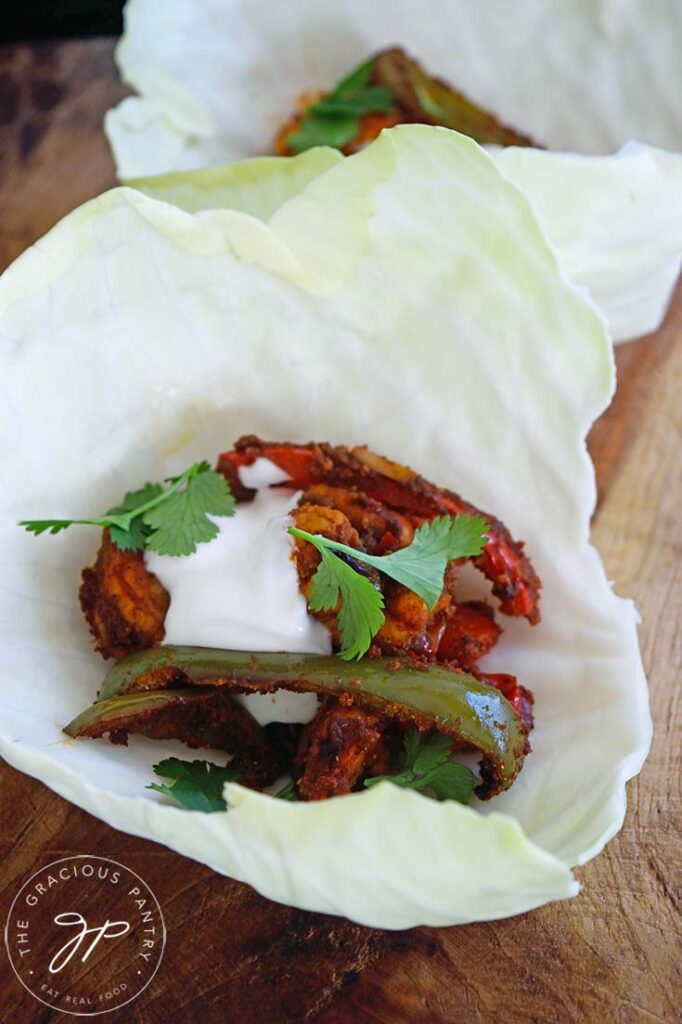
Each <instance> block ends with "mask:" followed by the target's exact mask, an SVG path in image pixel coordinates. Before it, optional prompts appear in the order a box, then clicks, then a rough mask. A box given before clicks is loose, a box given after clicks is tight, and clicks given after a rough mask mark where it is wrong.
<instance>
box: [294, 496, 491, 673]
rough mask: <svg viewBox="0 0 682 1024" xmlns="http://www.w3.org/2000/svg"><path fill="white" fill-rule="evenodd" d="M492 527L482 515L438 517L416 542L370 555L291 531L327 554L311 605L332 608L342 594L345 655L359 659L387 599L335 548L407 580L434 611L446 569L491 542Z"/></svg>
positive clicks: (424, 526) (318, 536)
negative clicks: (396, 549) (388, 552)
mask: <svg viewBox="0 0 682 1024" xmlns="http://www.w3.org/2000/svg"><path fill="white" fill-rule="evenodd" d="M487 529H488V524H487V523H486V521H485V519H484V518H483V516H477V515H474V516H471V515H461V516H438V517H437V518H436V519H433V520H432V521H431V522H430V523H423V524H422V525H421V526H420V527H419V529H418V530H416V531H415V534H414V537H413V538H412V543H411V544H409V545H408V546H407V547H405V548H400V549H399V550H398V551H394V552H392V553H391V554H389V555H368V554H367V553H366V552H364V551H360V550H359V549H357V548H351V547H349V546H348V545H347V544H340V543H339V542H338V541H334V540H330V539H329V538H328V537H324V536H322V534H318V533H307V532H306V531H305V530H299V529H298V528H297V527H295V526H290V527H289V533H290V534H292V535H293V536H294V537H298V538H299V539H300V540H307V541H309V542H310V543H311V544H313V545H314V546H315V547H316V548H317V550H318V551H319V552H320V555H321V556H322V560H321V562H320V565H319V566H318V569H317V572H316V573H315V575H314V576H313V578H312V586H311V592H310V608H311V610H312V611H329V610H331V609H334V608H336V606H337V604H338V601H339V597H340V598H341V607H340V610H339V616H338V618H339V627H340V631H341V640H342V646H341V651H340V652H339V653H340V656H341V657H342V658H347V659H348V658H360V657H362V655H363V654H364V653H365V652H366V651H367V650H368V649H369V646H370V644H371V642H372V637H373V636H375V634H376V633H377V632H378V631H379V630H380V629H381V627H382V625H383V623H384V614H383V612H382V610H381V609H382V608H383V599H382V598H381V595H380V594H379V593H378V591H377V590H376V589H375V587H374V586H372V583H371V582H370V581H369V580H368V579H367V577H366V576H363V575H362V574H361V573H360V572H359V571H357V570H355V569H353V568H352V565H349V564H348V563H347V562H345V561H342V560H341V559H339V558H336V557H335V556H334V555H332V554H331V552H335V551H338V552H340V553H341V554H344V555H348V556H350V558H351V559H352V560H353V562H354V563H357V562H364V563H365V564H366V565H371V566H372V567H373V568H375V569H378V570H379V571H380V572H383V573H384V574H385V575H386V576H390V577H391V579H393V580H396V582H397V583H402V585H403V586H404V587H407V589H408V590H411V591H412V592H413V593H415V594H417V595H418V596H419V597H421V599H422V601H424V602H425V603H426V605H427V606H428V608H429V609H430V610H432V609H433V608H434V607H435V605H436V604H437V602H438V600H439V598H440V596H441V594H442V592H443V581H444V576H445V569H446V567H447V564H448V562H449V561H451V560H452V559H456V558H466V557H469V556H473V555H478V554H480V553H481V551H482V550H483V548H484V547H485V545H486V543H487V537H486V535H485V531H486V530H487Z"/></svg>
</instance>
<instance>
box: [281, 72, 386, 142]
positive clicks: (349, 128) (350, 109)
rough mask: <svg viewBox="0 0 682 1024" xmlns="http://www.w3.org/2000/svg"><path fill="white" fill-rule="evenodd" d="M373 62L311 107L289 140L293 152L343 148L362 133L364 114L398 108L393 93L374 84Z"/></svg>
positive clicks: (353, 73) (345, 79)
mask: <svg viewBox="0 0 682 1024" xmlns="http://www.w3.org/2000/svg"><path fill="white" fill-rule="evenodd" d="M372 67H373V61H372V60H368V61H366V62H365V63H364V64H361V65H360V66H359V67H358V68H356V69H355V70H354V71H352V72H351V74H350V75H348V76H347V77H346V78H344V79H343V80H342V81H341V82H339V83H338V85H337V86H336V87H335V88H334V90H333V91H332V92H330V93H329V94H328V95H327V96H325V97H323V99H321V100H318V101H317V103H313V104H311V106H310V107H308V109H307V111H306V113H305V115H304V116H303V118H302V119H301V122H300V124H299V126H298V128H297V130H296V131H295V132H294V133H292V134H291V135H290V136H289V138H288V139H287V146H288V148H289V149H290V150H291V151H292V152H293V153H302V152H303V151H304V150H306V149H310V148H311V147H312V146H334V147H335V148H337V149H341V148H342V147H343V146H345V145H346V143H348V142H350V141H351V139H353V138H355V136H356V135H357V134H358V132H359V130H360V118H361V117H363V116H364V115H365V114H383V113H388V112H389V111H391V110H393V109H394V108H395V100H394V98H393V94H392V93H391V92H390V91H389V90H388V89H387V88H386V87H385V86H383V85H372V84H371V77H372Z"/></svg>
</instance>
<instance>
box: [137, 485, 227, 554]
mask: <svg viewBox="0 0 682 1024" xmlns="http://www.w3.org/2000/svg"><path fill="white" fill-rule="evenodd" d="M175 483H177V480H176V481H175ZM233 512H234V498H233V497H232V494H231V493H230V489H229V487H228V485H227V481H226V480H225V477H224V476H221V474H220V473H215V472H213V471H212V470H209V469H203V467H202V468H201V469H200V470H198V471H197V473H196V474H194V475H192V476H190V477H189V478H188V479H187V484H186V486H185V488H184V489H183V490H177V491H176V492H175V493H174V494H172V495H171V496H170V497H169V498H168V500H167V501H164V502H163V503H160V504H158V505H157V506H156V507H155V508H153V509H151V510H150V511H149V512H146V513H145V514H144V516H143V522H144V525H145V526H147V527H149V529H150V531H151V532H150V534H149V536H148V538H147V547H148V548H150V550H152V551H156V552H157V554H159V555H191V554H192V553H193V552H194V551H196V548H197V544H204V543H206V542H208V541H210V540H213V538H214V537H216V536H217V535H218V532H219V530H218V527H217V526H216V524H215V523H214V522H213V521H212V520H211V519H209V518H208V513H210V514H212V515H216V516H229V515H232V514H233Z"/></svg>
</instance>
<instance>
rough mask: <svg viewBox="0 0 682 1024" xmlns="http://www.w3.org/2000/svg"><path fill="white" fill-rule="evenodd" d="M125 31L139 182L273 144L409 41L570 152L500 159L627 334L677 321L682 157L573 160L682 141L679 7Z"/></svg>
mask: <svg viewBox="0 0 682 1024" xmlns="http://www.w3.org/2000/svg"><path fill="white" fill-rule="evenodd" d="M125 26H126V31H125V33H124V36H123V39H122V41H121V43H120V44H119V47H118V50H117V60H118V64H119V67H120V69H121V74H122V77H123V78H124V80H125V81H126V82H128V83H129V84H130V85H131V86H132V87H133V88H134V89H135V90H136V91H137V92H138V93H139V95H138V96H133V97H128V98H126V99H125V100H123V102H122V103H121V104H120V105H119V106H118V107H117V108H115V109H114V110H112V111H110V112H109V113H108V115H107V117H106V119H105V127H106V131H107V134H108V136H109V140H110V142H111V145H112V149H113V152H114V156H115V160H116V164H117V169H118V175H119V178H120V179H121V180H129V179H131V178H137V177H141V176H144V177H148V176H151V175H156V174H163V173H166V172H170V171H177V170H186V169H190V168H199V167H208V166H212V165H214V164H219V163H225V162H228V161H231V160H241V159H243V158H245V157H249V156H257V155H262V154H264V153H267V152H269V151H270V149H271V146H272V140H273V137H274V135H275V132H276V130H277V128H278V126H279V125H281V123H282V122H283V121H284V120H286V119H287V118H288V117H289V116H290V114H291V112H292V110H293V108H294V105H295V102H296V98H297V97H298V96H299V95H300V94H302V93H304V92H310V91H314V90H316V89H328V88H329V87H330V86H331V85H332V84H333V83H334V82H335V81H337V80H338V79H339V78H340V77H341V76H342V75H344V74H345V73H347V72H348V71H349V69H351V68H352V67H354V66H355V65H356V64H357V63H358V62H359V61H361V60H363V59H364V58H366V57H367V56H368V55H369V54H370V53H372V52H375V51H377V50H379V49H382V48H385V47H387V46H393V45H402V46H404V47H405V48H406V49H407V50H409V51H410V52H411V53H412V54H414V56H416V57H417V58H418V59H419V60H420V61H422V62H423V64H424V66H425V67H426V69H427V70H428V71H430V72H431V73H433V74H435V75H439V76H441V77H443V78H445V79H447V80H449V81H450V82H451V83H452V84H453V85H454V86H455V87H457V88H460V89H462V90H464V91H465V92H467V93H468V94H469V95H470V96H471V97H472V98H473V99H475V100H476V101H478V102H480V103H481V104H483V105H485V106H487V107H488V108H489V109H491V110H492V111H494V112H495V113H497V114H498V115H499V116H501V117H502V118H503V119H504V120H506V121H507V122H508V123H510V124H512V125H514V126H515V127H518V128H519V129H520V130H522V131H525V132H526V133H530V134H531V135H532V136H533V137H534V138H536V139H537V140H538V142H540V143H542V144H544V145H546V146H548V147H549V149H551V150H556V151H560V150H564V151H566V153H563V154H562V153H561V152H552V153H537V152H536V151H534V152H533V153H528V151H524V153H523V155H518V156H517V155H516V153H515V152H512V153H511V154H505V153H504V152H503V153H502V154H501V157H500V159H501V161H502V162H503V164H504V167H505V173H507V174H508V175H509V176H511V177H512V178H513V180H515V181H516V182H517V183H518V184H520V185H521V186H522V187H523V188H524V189H525V190H526V192H527V194H528V195H529V196H530V197H531V199H532V200H533V202H534V203H535V204H536V206H537V209H538V211H539V213H540V215H541V220H542V223H543V225H544V226H545V229H546V231H547V233H548V235H549V238H550V239H551V240H552V241H553V242H554V244H555V246H556V247H557V252H558V253H559V255H560V257H561V259H562V261H563V262H564V265H565V267H566V269H567V270H568V272H569V273H570V274H571V276H572V277H573V279H574V280H575V281H576V282H577V283H579V284H583V285H585V286H586V287H587V288H588V289H589V290H590V292H591V294H592V296H593V297H594V298H595V300H596V301H597V302H598V303H599V305H600V306H601V308H602V310H603V311H604V313H605V314H606V317H607V319H608V321H609V325H610V330H611V334H612V337H613V339H614V341H617V342H618V341H625V340H628V339H630V338H635V337H638V336H640V335H642V334H645V333H648V332H650V331H653V330H655V329H656V328H657V327H658V326H659V325H660V323H661V321H662V319H663V316H664V314H665V310H666V309H667V305H668V299H669V296H670V291H671V287H672V284H674V282H675V280H676V278H677V276H678V273H679V267H680V260H681V259H682V223H681V218H680V213H679V210H680V196H681V195H682V166H681V163H680V160H677V162H676V163H675V162H673V161H672V160H671V159H670V158H669V157H666V154H656V153H655V152H653V151H646V150H645V151H643V153H642V154H641V155H640V158H639V159H638V160H635V158H634V157H633V156H632V154H628V159H627V160H623V159H619V160H618V161H614V160H607V159H605V160H603V161H598V160H595V161H587V160H585V161H579V160H576V159H575V158H573V157H571V156H570V155H569V153H570V151H574V152H576V153H585V154H608V153H612V152H613V151H614V150H616V149H618V148H620V147H621V146H624V145H625V144H626V143H628V142H629V141H630V140H631V139H639V140H641V141H643V142H646V143H649V144H650V145H652V146H658V147H662V148H664V149H670V150H680V149H682V61H680V59H679V55H680V52H681V51H682V5H680V4H679V3H678V0H660V2H658V3H657V4H656V5H655V7H654V6H652V5H651V4H650V3H649V2H648V0H618V3H614V2H613V0H555V2H554V3H553V4H551V5H546V7H545V8H544V9H541V8H539V6H538V4H537V3H535V2H534V0H507V2H506V3H504V4H502V5H500V4H499V3H498V0H475V2H474V0H431V3H430V4H429V8H428V14H427V13H426V11H425V10H423V9H422V8H421V7H419V5H416V4H414V3H413V2H412V0H372V3H367V0H344V3H337V4H330V3H320V2H319V0H288V2H287V3H286V4H281V5H274V4H271V3H269V2H267V0H195V2H193V3H189V2H188V0H128V4H127V5H126V9H125ZM631 173H632V175H633V179H632V182H631V181H630V178H629V176H630V174H631ZM666 211H668V212H669V214H670V216H669V217H668V218H666Z"/></svg>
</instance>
